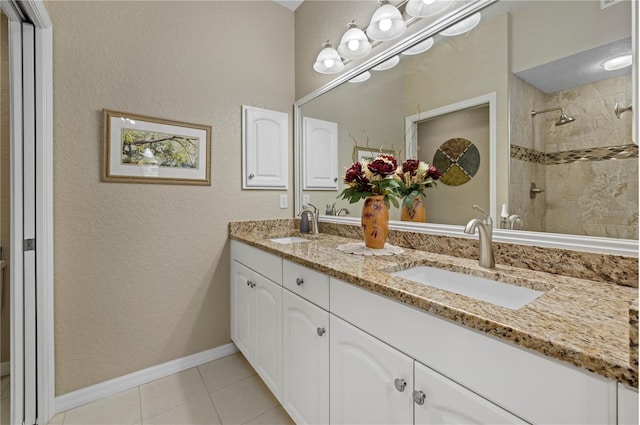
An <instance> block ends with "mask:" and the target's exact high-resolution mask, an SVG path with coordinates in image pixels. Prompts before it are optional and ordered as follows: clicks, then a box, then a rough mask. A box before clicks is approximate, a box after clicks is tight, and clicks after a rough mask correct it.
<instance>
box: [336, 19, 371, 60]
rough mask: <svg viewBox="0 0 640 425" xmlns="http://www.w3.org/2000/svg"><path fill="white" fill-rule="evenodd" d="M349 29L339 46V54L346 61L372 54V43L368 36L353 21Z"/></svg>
mask: <svg viewBox="0 0 640 425" xmlns="http://www.w3.org/2000/svg"><path fill="white" fill-rule="evenodd" d="M348 25H349V29H348V30H347V32H345V33H344V35H343V36H342V39H341V40H340V44H339V45H338V53H339V54H340V56H342V57H343V58H345V59H360V58H363V57H365V56H367V55H368V54H369V52H371V43H369V39H368V38H367V35H366V34H365V33H364V31H362V30H361V29H360V28H358V26H357V25H356V24H355V21H351V22H350V23H349V24H348Z"/></svg>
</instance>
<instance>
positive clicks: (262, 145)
mask: <svg viewBox="0 0 640 425" xmlns="http://www.w3.org/2000/svg"><path fill="white" fill-rule="evenodd" d="M242 146H243V155H242V168H243V170H242V173H243V178H242V188H243V189H286V188H287V186H288V184H287V183H288V181H289V165H288V164H289V115H288V114H286V113H284V112H277V111H270V110H267V109H260V108H255V107H252V106H245V105H243V106H242Z"/></svg>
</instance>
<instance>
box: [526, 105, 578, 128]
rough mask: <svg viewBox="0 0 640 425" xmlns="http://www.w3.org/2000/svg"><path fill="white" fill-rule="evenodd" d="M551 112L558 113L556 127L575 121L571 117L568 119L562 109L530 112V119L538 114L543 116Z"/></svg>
mask: <svg viewBox="0 0 640 425" xmlns="http://www.w3.org/2000/svg"><path fill="white" fill-rule="evenodd" d="M553 111H560V118H558V121H556V126H558V125H564V124H568V123H570V122H573V121H575V120H576V119H575V118H573V117H570V116H569V115H567V114H566V113H565V112H564V108H548V109H543V110H542V111H533V110H532V111H531V117H535V116H536V115H538V114H544V113H546V112H553Z"/></svg>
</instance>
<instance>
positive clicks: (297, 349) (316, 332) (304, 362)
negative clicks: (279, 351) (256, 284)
mask: <svg viewBox="0 0 640 425" xmlns="http://www.w3.org/2000/svg"><path fill="white" fill-rule="evenodd" d="M282 301H283V318H282V321H283V334H284V335H283V340H284V352H283V359H284V373H283V376H284V382H283V394H282V406H283V407H284V408H285V409H286V411H287V413H289V416H291V419H293V420H294V422H295V423H297V424H328V423H329V333H330V332H329V313H328V312H327V311H325V310H323V309H321V308H319V307H317V306H315V305H313V304H311V303H310V302H309V301H306V300H304V299H302V298H300V297H299V296H297V295H295V294H292V293H291V292H289V291H288V290H283V300H282Z"/></svg>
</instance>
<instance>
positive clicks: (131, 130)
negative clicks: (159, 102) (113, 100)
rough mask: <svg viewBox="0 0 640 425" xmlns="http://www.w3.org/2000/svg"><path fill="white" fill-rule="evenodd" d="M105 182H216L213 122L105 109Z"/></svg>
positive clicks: (207, 184) (103, 179) (205, 183)
mask: <svg viewBox="0 0 640 425" xmlns="http://www.w3.org/2000/svg"><path fill="white" fill-rule="evenodd" d="M102 121H103V122H102V125H103V137H102V181H105V182H120V183H155V184H186V185H205V186H210V185H211V126H208V125H202V124H191V123H185V122H181V121H171V120H166V119H160V118H153V117H146V116H142V115H136V114H130V113H126V112H117V111H111V110H107V109H104V110H103V112H102Z"/></svg>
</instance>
